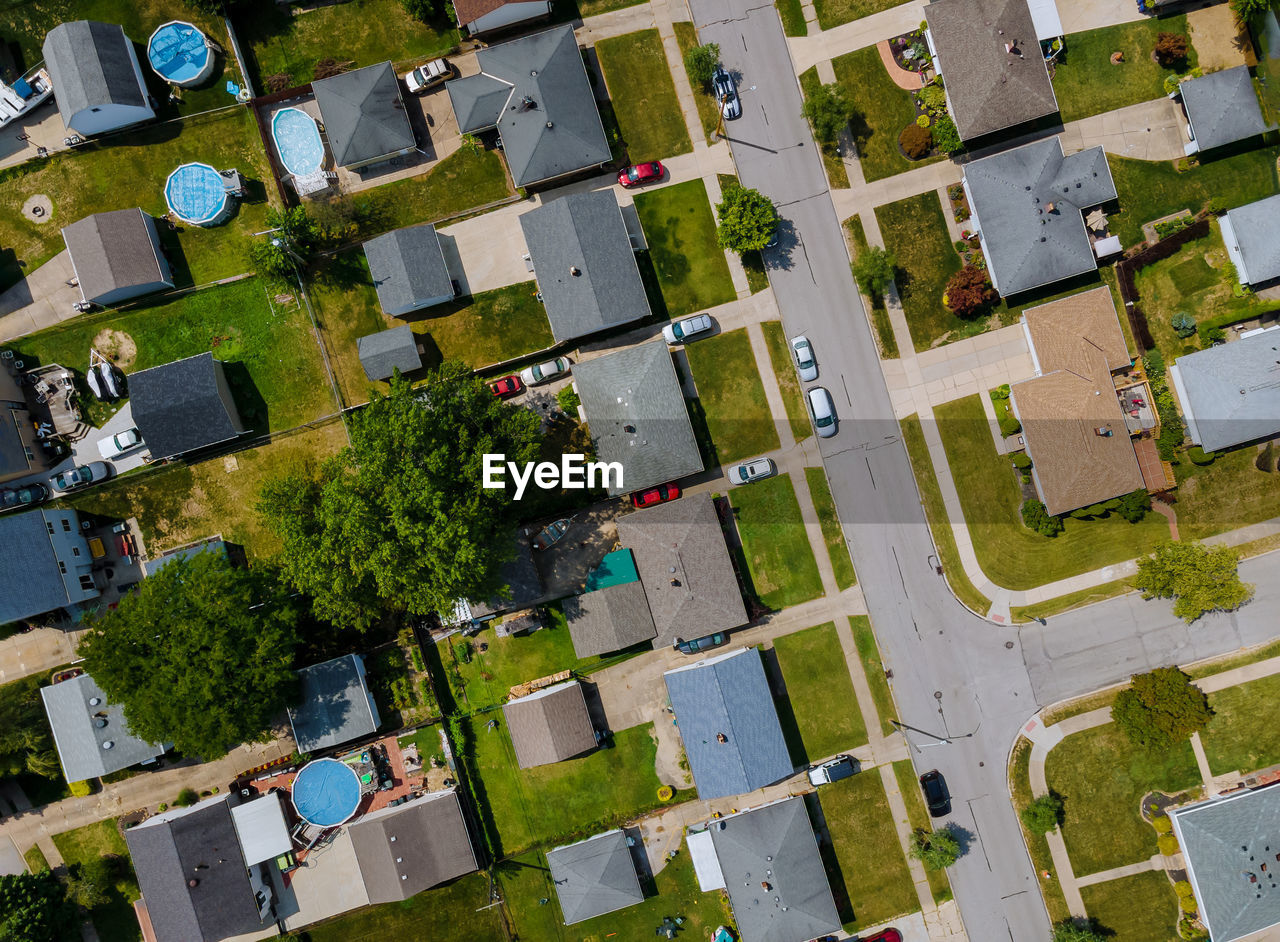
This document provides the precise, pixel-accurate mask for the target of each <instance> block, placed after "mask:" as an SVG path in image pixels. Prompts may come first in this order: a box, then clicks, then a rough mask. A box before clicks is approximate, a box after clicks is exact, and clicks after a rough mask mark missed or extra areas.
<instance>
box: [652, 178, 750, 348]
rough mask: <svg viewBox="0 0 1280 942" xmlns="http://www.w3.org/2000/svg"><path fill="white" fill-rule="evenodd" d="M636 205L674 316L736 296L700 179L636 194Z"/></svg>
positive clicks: (664, 292) (659, 282)
mask: <svg viewBox="0 0 1280 942" xmlns="http://www.w3.org/2000/svg"><path fill="white" fill-rule="evenodd" d="M635 204H636V213H637V214H638V215H639V217H640V225H641V226H642V227H643V228H644V236H645V239H646V240H647V241H648V243H649V254H650V257H651V258H652V260H653V267H654V269H655V271H657V273H658V284H659V285H660V286H661V288H662V296H663V298H664V299H665V300H666V302H667V311H668V313H669V314H670V315H671V316H672V317H683V316H684V315H685V314H692V313H693V312H694V311H698V310H701V309H703V308H708V307H715V306H716V305H717V304H725V303H727V302H729V301H732V300H734V298H736V297H737V296H738V294H737V292H736V291H734V289H733V280H732V279H731V278H730V277H729V263H728V262H727V261H725V257H724V252H723V251H722V250H721V249H720V247H719V246H718V245H717V244H716V221H715V216H714V215H713V214H712V211H711V203H710V202H708V200H707V188H706V186H705V185H704V184H703V182H702V181H701V180H689V181H687V182H685V183H677V184H676V185H675V186H666V187H663V188H662V189H660V190H650V191H649V192H647V193H637V194H636V198H635ZM704 342H705V341H704Z"/></svg>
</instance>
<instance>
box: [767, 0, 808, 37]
mask: <svg viewBox="0 0 1280 942" xmlns="http://www.w3.org/2000/svg"><path fill="white" fill-rule="evenodd" d="M773 5H774V6H775V7H777V8H778V18H779V19H781V20H782V32H783V33H785V34H786V35H788V36H807V35H809V24H808V23H806V22H805V19H804V6H803V5H802V4H801V3H800V0H774V4H773Z"/></svg>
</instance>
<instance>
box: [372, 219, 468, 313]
mask: <svg viewBox="0 0 1280 942" xmlns="http://www.w3.org/2000/svg"><path fill="white" fill-rule="evenodd" d="M364 254H365V258H367V259H368V260H369V276H370V277H371V278H372V279H373V286H374V288H375V289H376V290H377V292H378V303H379V304H380V305H382V310H383V311H385V312H386V313H388V314H391V315H398V314H404V313H408V312H409V311H413V310H416V309H418V308H421V307H426V306H427V305H429V304H439V303H440V302H441V301H447V300H449V299H450V298H452V297H453V282H452V280H451V279H450V278H449V268H448V266H447V265H446V264H445V260H444V251H443V250H442V249H441V248H440V236H439V235H437V234H436V227H435V226H431V225H423V226H408V227H406V228H404V229H396V230H394V231H392V232H388V233H387V234H386V235H380V236H378V237H377V238H376V239H370V240H369V241H368V242H366V243H365V244H364Z"/></svg>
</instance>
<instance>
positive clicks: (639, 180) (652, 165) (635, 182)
mask: <svg viewBox="0 0 1280 942" xmlns="http://www.w3.org/2000/svg"><path fill="white" fill-rule="evenodd" d="M662 174H663V169H662V164H660V163H658V161H656V160H654V161H651V162H649V163H647V164H636V165H635V166H634V167H623V168H622V169H621V170H620V171H618V185H619V186H623V187H626V188H627V189H630V188H631V187H633V186H643V185H644V184H646V183H656V182H657V181H658V180H661V179H662Z"/></svg>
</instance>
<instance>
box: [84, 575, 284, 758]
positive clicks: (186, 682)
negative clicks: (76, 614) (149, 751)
mask: <svg viewBox="0 0 1280 942" xmlns="http://www.w3.org/2000/svg"><path fill="white" fill-rule="evenodd" d="M296 624H297V611H296V609H295V607H294V605H293V603H292V602H291V600H290V599H289V598H288V596H287V595H286V594H285V591H284V589H283V587H282V586H281V585H280V583H279V582H278V580H276V579H275V578H274V577H273V576H271V575H270V574H266V573H262V572H259V571H256V570H247V569H241V568H237V567H234V566H232V565H231V564H230V563H229V562H228V561H227V560H226V558H225V557H223V556H221V555H219V554H216V553H199V554H197V555H196V556H193V557H192V558H190V559H175V560H173V561H172V562H169V563H168V564H166V565H165V566H164V567H163V568H161V569H160V570H159V571H158V572H156V573H154V574H153V575H151V576H150V577H148V578H147V579H145V580H143V582H142V584H141V585H140V586H139V588H138V591H137V592H134V593H130V594H127V595H125V596H124V597H123V598H122V599H121V600H120V603H119V606H118V607H117V608H116V609H114V610H104V611H103V612H102V613H101V614H100V615H98V617H96V618H95V619H94V620H93V621H92V622H91V623H90V626H89V630H88V631H87V633H86V634H85V636H84V638H83V640H82V641H81V642H80V648H79V653H80V656H81V657H83V658H84V666H85V670H86V671H87V672H88V673H89V674H91V675H92V676H93V679H94V680H95V681H97V683H98V684H99V685H100V686H101V687H102V689H103V690H104V691H106V693H107V696H108V697H109V698H111V699H112V700H114V701H116V702H117V703H121V704H123V706H124V714H125V719H126V720H127V721H128V723H129V728H130V730H131V731H132V732H133V733H134V734H136V735H137V736H139V737H141V738H142V739H145V740H147V741H148V742H155V743H161V742H172V743H173V744H174V746H175V747H176V748H177V749H178V750H179V751H180V752H183V753H186V754H187V755H195V756H201V757H202V758H204V759H215V758H218V757H219V756H222V755H224V754H226V752H227V751H228V750H230V749H231V748H232V747H234V746H237V745H239V744H240V743H242V742H245V741H246V740H249V739H253V738H255V737H257V736H260V735H261V734H262V733H263V731H264V730H266V729H268V728H269V726H270V725H271V722H272V720H273V719H275V717H276V716H277V715H278V714H279V712H280V711H281V710H282V709H284V707H285V706H286V705H287V703H288V701H289V699H290V698H291V696H292V694H293V692H294V689H295V686H296V680H297V678H296V675H295V674H294V672H293V666H294V665H293V655H294V649H295V648H296V646H297V642H298V637H297V633H296Z"/></svg>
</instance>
